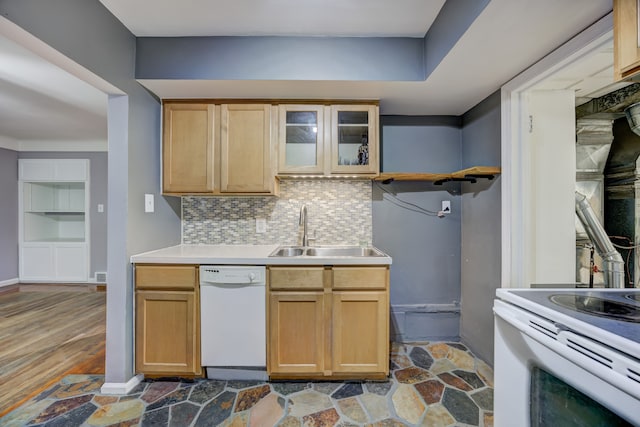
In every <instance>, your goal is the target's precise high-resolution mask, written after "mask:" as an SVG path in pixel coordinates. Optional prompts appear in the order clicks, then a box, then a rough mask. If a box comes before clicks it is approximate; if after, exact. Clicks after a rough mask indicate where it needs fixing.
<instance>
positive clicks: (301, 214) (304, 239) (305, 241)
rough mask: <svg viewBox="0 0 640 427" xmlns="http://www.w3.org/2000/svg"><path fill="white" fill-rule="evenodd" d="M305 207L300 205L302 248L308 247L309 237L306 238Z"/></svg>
mask: <svg viewBox="0 0 640 427" xmlns="http://www.w3.org/2000/svg"><path fill="white" fill-rule="evenodd" d="M307 223H308V221H307V205H302V207H301V208H300V222H299V225H302V226H303V227H302V246H309V237H308V236H307Z"/></svg>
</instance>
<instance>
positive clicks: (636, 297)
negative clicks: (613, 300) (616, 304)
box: [624, 294, 640, 301]
mask: <svg viewBox="0 0 640 427" xmlns="http://www.w3.org/2000/svg"><path fill="white" fill-rule="evenodd" d="M624 297H625V298H627V299H630V300H631V301H640V294H629V295H625V296H624Z"/></svg>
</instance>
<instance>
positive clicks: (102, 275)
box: [96, 271, 107, 283]
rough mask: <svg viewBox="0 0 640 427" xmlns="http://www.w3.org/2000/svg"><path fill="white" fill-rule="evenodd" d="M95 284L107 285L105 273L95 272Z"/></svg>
mask: <svg viewBox="0 0 640 427" xmlns="http://www.w3.org/2000/svg"><path fill="white" fill-rule="evenodd" d="M96 283H107V272H106V271H96Z"/></svg>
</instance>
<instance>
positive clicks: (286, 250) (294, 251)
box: [269, 246, 304, 257]
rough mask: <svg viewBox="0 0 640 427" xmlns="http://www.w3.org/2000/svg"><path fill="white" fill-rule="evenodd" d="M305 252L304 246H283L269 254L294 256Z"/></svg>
mask: <svg viewBox="0 0 640 427" xmlns="http://www.w3.org/2000/svg"><path fill="white" fill-rule="evenodd" d="M303 253H304V248H300V247H291V246H283V247H280V248H278V249H276V250H275V251H273V252H272V253H271V254H270V255H269V256H278V257H294V256H301V255H302V254H303Z"/></svg>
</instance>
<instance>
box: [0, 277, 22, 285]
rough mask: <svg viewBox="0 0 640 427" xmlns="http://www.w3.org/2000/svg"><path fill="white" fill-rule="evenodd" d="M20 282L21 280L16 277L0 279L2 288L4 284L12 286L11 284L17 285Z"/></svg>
mask: <svg viewBox="0 0 640 427" xmlns="http://www.w3.org/2000/svg"><path fill="white" fill-rule="evenodd" d="M18 283H20V280H19V279H18V278H17V277H16V278H15V279H9V280H1V281H0V288H1V287H3V286H11V285H15V284H18Z"/></svg>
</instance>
